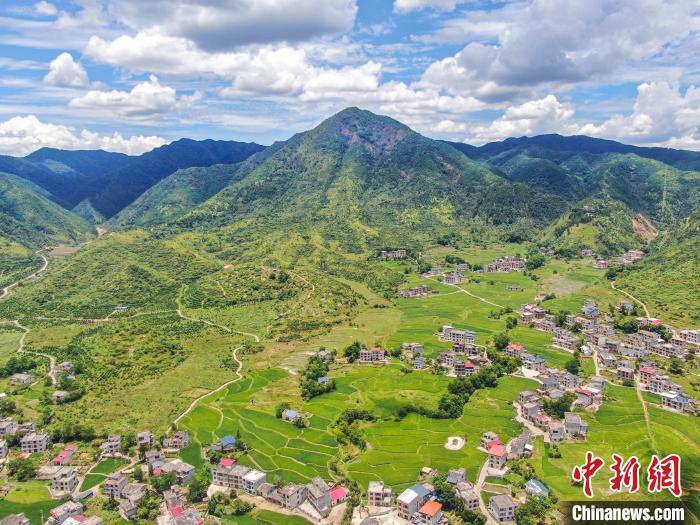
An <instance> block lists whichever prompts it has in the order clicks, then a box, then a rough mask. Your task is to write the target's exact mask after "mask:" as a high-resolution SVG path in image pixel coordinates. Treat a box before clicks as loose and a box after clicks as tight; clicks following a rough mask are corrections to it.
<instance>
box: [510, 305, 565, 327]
mask: <svg viewBox="0 0 700 525" xmlns="http://www.w3.org/2000/svg"><path fill="white" fill-rule="evenodd" d="M516 313H517V314H518V315H519V316H520V319H519V320H520V322H521V323H523V324H528V325H529V324H531V325H533V326H534V327H535V328H536V329H537V330H540V331H542V332H554V330H555V329H556V328H557V318H556V316H555V315H552V314H550V313H547V310H545V309H544V308H542V307H541V306H539V305H536V304H531V303H526V304H523V305H522V306H521V307H520V308H519V309H518V310H517V311H516Z"/></svg>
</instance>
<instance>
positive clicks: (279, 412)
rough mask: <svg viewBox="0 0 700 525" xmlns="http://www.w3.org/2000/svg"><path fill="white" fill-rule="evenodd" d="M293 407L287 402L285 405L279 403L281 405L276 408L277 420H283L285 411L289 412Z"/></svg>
mask: <svg viewBox="0 0 700 525" xmlns="http://www.w3.org/2000/svg"><path fill="white" fill-rule="evenodd" d="M291 406H292V405H290V404H289V403H287V402H285V403H279V404H278V405H277V406H276V407H275V417H276V418H277V419H282V413H283V412H284V411H285V410H288V409H289V408H290V407H291Z"/></svg>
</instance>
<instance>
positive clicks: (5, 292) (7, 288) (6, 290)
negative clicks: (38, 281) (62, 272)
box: [0, 252, 49, 301]
mask: <svg viewBox="0 0 700 525" xmlns="http://www.w3.org/2000/svg"><path fill="white" fill-rule="evenodd" d="M37 253H38V254H39V257H41V258H42V259H43V260H44V262H43V264H42V265H41V268H39V269H38V270H37V271H35V272H34V273H30V274H29V275H27V276H26V277H23V278H22V279H20V280H19V281H16V282H14V283H12V284H8V285H7V286H5V288H3V289H2V293H1V294H0V301H2V300H3V299H7V297H8V296H9V295H10V292H11V291H12V289H13V288H15V287H16V286H18V285H20V284H22V283H24V282H27V281H28V280H30V279H34V278H35V277H38V276H39V275H41V274H42V273H44V272H45V271H46V268H48V267H49V260H48V259H47V258H46V256H45V255H44V254H42V253H39V252H37Z"/></svg>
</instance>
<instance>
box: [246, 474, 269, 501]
mask: <svg viewBox="0 0 700 525" xmlns="http://www.w3.org/2000/svg"><path fill="white" fill-rule="evenodd" d="M266 480H267V474H265V473H264V472H260V471H259V470H255V469H253V470H249V471H248V472H247V473H246V474H245V476H243V490H244V491H245V492H247V493H248V494H250V495H251V496H256V495H257V494H258V489H259V488H260V485H262V484H263V483H265V481H266Z"/></svg>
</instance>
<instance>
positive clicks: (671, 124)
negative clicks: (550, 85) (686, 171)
mask: <svg viewBox="0 0 700 525" xmlns="http://www.w3.org/2000/svg"><path fill="white" fill-rule="evenodd" d="M580 132H581V133H583V134H586V135H593V136H599V137H608V138H616V139H619V140H623V141H629V142H634V143H638V144H639V143H641V144H658V145H665V146H669V147H675V148H690V149H700V88H697V87H695V86H690V87H688V88H687V89H686V90H685V93H683V92H681V90H680V88H679V87H678V86H677V85H671V84H669V83H667V82H651V83H646V82H645V83H643V84H640V85H639V86H638V87H637V99H636V101H635V103H634V108H633V110H632V113H631V114H629V115H615V116H613V117H611V118H610V119H608V120H606V121H605V122H603V123H602V124H586V125H584V126H582V127H581V128H580Z"/></svg>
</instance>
